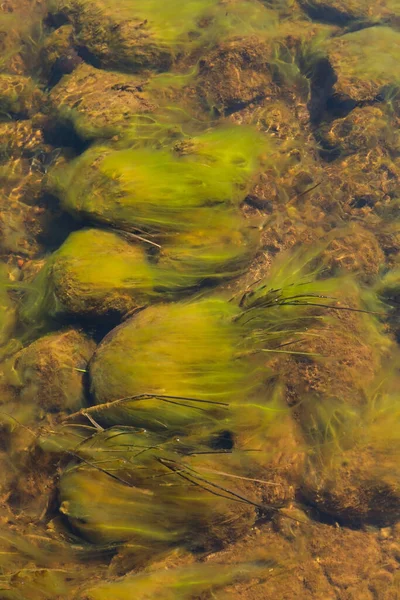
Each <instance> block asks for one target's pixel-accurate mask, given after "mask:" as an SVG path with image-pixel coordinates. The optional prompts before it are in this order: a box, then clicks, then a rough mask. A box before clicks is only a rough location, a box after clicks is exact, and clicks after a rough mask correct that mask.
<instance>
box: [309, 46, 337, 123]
mask: <svg viewBox="0 0 400 600" xmlns="http://www.w3.org/2000/svg"><path fill="white" fill-rule="evenodd" d="M336 82H337V75H336V73H335V71H334V69H333V67H332V65H331V63H330V62H329V59H328V58H325V57H324V58H321V59H319V60H318V61H317V62H316V63H315V65H314V67H313V69H312V72H311V76H310V99H309V101H308V103H307V108H308V112H309V115H310V122H311V124H312V125H313V126H314V127H315V126H318V125H319V124H320V123H321V121H322V120H323V117H324V115H325V113H326V110H327V105H328V100H329V99H330V98H332V96H334V85H335V83H336Z"/></svg>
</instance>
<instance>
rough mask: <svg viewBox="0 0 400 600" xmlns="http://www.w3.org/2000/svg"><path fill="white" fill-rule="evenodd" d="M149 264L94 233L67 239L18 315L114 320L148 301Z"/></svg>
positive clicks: (117, 240) (121, 243)
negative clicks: (69, 315) (68, 316)
mask: <svg viewBox="0 0 400 600" xmlns="http://www.w3.org/2000/svg"><path fill="white" fill-rule="evenodd" d="M151 291H152V278H151V271H150V265H149V264H148V262H147V258H146V254H145V252H144V250H143V248H142V247H140V246H138V245H133V244H130V243H128V242H127V241H126V240H125V239H123V238H122V237H121V236H120V235H118V234H116V233H112V232H108V231H102V230H98V229H85V230H81V231H77V232H75V233H72V234H70V236H69V237H68V238H67V240H66V241H65V242H64V244H63V245H62V246H61V248H60V249H59V250H58V251H57V252H55V253H54V254H53V255H52V256H51V257H50V258H49V259H48V261H47V263H46V265H45V267H44V268H43V269H42V271H41V272H40V273H39V274H38V275H37V276H36V278H35V279H34V281H33V283H32V291H31V292H29V293H28V295H27V298H26V302H25V306H24V308H23V313H22V314H23V316H24V318H25V319H27V320H28V321H30V320H35V319H37V318H43V317H44V316H46V315H51V316H56V315H57V314H63V313H64V314H65V313H67V314H72V315H84V316H87V317H101V316H116V315H121V314H125V313H127V312H129V311H130V310H133V309H135V308H138V306H140V305H142V304H143V303H144V302H145V303H146V302H148V300H149V298H150V297H151Z"/></svg>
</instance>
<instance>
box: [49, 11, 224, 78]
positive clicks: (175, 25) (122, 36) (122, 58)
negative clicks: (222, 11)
mask: <svg viewBox="0 0 400 600" xmlns="http://www.w3.org/2000/svg"><path fill="white" fill-rule="evenodd" d="M215 4H216V2H215V0H187V1H186V2H181V3H180V5H179V8H177V7H176V6H174V7H172V6H171V5H169V4H163V5H160V4H159V3H158V2H156V1H155V0H148V1H147V2H146V4H143V3H142V2H139V1H137V0H134V1H133V2H132V1H127V0H123V1H122V2H120V3H119V4H118V7H116V5H115V3H114V2H113V1H112V0H95V1H94V2H92V1H91V2H88V0H73V2H61V7H60V10H61V12H62V13H63V14H64V15H66V16H67V17H68V19H69V20H70V22H71V23H72V24H73V25H74V28H75V32H76V39H77V43H78V44H79V46H81V47H84V48H85V50H86V51H87V52H89V53H90V54H91V55H92V56H93V57H95V59H97V61H98V63H99V66H101V67H103V68H104V67H106V68H111V69H114V68H115V69H118V70H120V71H128V72H132V71H139V70H141V69H153V70H160V71H165V70H168V69H169V68H170V66H171V64H172V62H173V60H174V57H175V55H176V54H177V53H178V52H179V51H181V50H182V48H184V47H187V46H189V48H190V46H191V45H193V46H196V42H197V39H196V38H197V37H199V36H201V33H202V27H201V24H200V23H201V19H202V18H204V17H206V16H207V9H209V8H210V7H211V8H212V7H214V6H215Z"/></svg>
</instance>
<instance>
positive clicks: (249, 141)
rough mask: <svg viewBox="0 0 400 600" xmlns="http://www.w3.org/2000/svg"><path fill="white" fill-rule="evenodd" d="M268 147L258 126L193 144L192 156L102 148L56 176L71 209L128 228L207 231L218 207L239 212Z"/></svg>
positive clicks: (234, 129)
mask: <svg viewBox="0 0 400 600" xmlns="http://www.w3.org/2000/svg"><path fill="white" fill-rule="evenodd" d="M265 145H267V147H268V141H267V140H265V139H263V138H262V137H261V136H260V135H259V134H258V133H257V132H256V131H254V130H252V129H250V128H238V127H229V128H227V127H223V128H218V129H215V130H213V131H209V132H206V133H204V134H203V135H201V136H198V137H196V138H193V140H192V142H191V148H192V149H191V151H190V152H185V153H184V154H183V153H179V154H178V153H177V152H174V150H173V149H171V150H168V149H161V150H152V149H150V148H145V149H129V150H112V149H110V148H109V147H106V146H96V147H93V148H90V149H89V150H87V151H86V152H85V153H84V154H83V155H82V156H81V157H79V158H77V159H76V160H75V161H74V162H73V163H72V164H71V166H70V167H69V168H68V170H67V172H66V173H64V174H60V173H57V172H55V173H54V187H55V190H56V192H57V193H58V194H59V195H60V196H61V199H62V203H63V206H64V207H65V208H66V209H67V210H68V211H71V212H72V213H74V214H78V215H80V216H83V217H86V218H90V219H91V220H95V221H100V222H105V223H109V224H112V225H114V226H116V227H118V228H121V229H125V230H128V231H129V230H134V229H135V228H136V229H142V230H143V229H146V230H150V231H152V232H168V231H182V230H184V231H185V230H189V231H190V230H194V229H196V228H201V227H202V224H203V223H204V220H205V219H206V218H207V217H208V216H209V215H210V214H211V213H210V209H213V210H215V209H216V208H217V207H218V206H227V207H229V206H238V204H239V203H240V202H241V201H242V200H243V199H244V198H245V196H246V189H247V187H248V186H249V184H250V182H251V179H252V177H253V176H254V174H255V173H256V171H257V169H258V168H259V160H258V157H259V154H260V153H261V151H262V148H263V147H264V148H265Z"/></svg>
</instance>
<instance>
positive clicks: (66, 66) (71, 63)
mask: <svg viewBox="0 0 400 600" xmlns="http://www.w3.org/2000/svg"><path fill="white" fill-rule="evenodd" d="M74 41H75V40H74V28H73V26H72V25H61V27H58V28H57V29H55V30H54V31H52V32H51V33H50V34H49V35H47V36H46V37H45V39H44V40H43V43H42V47H41V48H40V65H41V68H42V71H43V74H44V75H45V76H46V77H47V79H48V81H49V86H51V87H52V86H54V85H56V84H57V83H58V81H59V80H60V79H61V77H62V76H63V75H65V74H68V73H72V71H73V70H74V69H75V68H76V67H77V66H78V65H79V64H81V63H82V59H81V58H80V56H79V55H78V53H77V51H76V50H75V47H74Z"/></svg>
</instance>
